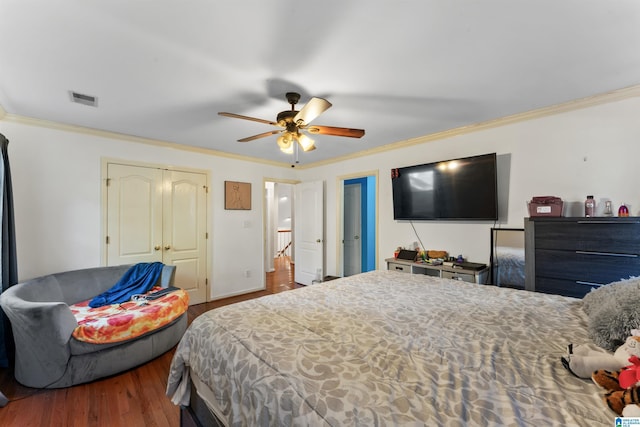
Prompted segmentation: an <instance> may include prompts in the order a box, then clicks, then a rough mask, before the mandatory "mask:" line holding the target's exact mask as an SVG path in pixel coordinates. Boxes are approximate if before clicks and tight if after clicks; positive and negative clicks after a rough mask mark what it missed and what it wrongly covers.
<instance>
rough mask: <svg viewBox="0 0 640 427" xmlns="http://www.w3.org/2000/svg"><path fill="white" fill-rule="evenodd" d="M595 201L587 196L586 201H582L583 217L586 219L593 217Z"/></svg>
mask: <svg viewBox="0 0 640 427" xmlns="http://www.w3.org/2000/svg"><path fill="white" fill-rule="evenodd" d="M595 210H596V201H595V200H594V199H593V196H587V200H585V201H584V216H586V217H587V218H589V217H593V216H595Z"/></svg>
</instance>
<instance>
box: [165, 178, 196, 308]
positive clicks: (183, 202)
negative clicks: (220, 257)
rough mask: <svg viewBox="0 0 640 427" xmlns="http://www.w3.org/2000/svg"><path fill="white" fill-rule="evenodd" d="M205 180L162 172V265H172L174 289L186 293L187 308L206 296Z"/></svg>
mask: <svg viewBox="0 0 640 427" xmlns="http://www.w3.org/2000/svg"><path fill="white" fill-rule="evenodd" d="M206 199H207V197H206V176H205V175H204V174H198V173H192V172H179V171H165V192H164V199H163V200H164V210H163V212H164V221H163V222H164V231H163V251H164V256H163V259H164V263H165V264H173V265H176V266H177V268H176V285H178V286H180V287H181V288H182V289H185V290H187V291H188V292H189V301H190V303H191V304H199V303H202V302H205V301H206V299H207V295H206V290H207V287H206V279H207V268H206V242H207V240H206V232H207V231H206V230H207V218H206Z"/></svg>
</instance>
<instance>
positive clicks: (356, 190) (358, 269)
mask: <svg viewBox="0 0 640 427" xmlns="http://www.w3.org/2000/svg"><path fill="white" fill-rule="evenodd" d="M338 190H339V191H338V193H339V195H338V205H339V212H340V215H339V219H340V220H341V222H340V224H338V227H337V229H338V234H339V237H338V242H339V245H338V260H337V261H338V262H337V264H338V268H339V270H340V271H341V272H342V276H345V277H346V276H351V275H354V274H358V273H362V272H365V271H371V270H375V269H376V266H377V253H378V250H377V248H378V244H377V223H378V221H377V210H378V209H377V206H378V201H377V199H378V198H377V195H378V173H377V171H375V172H366V173H363V174H359V175H355V176H353V175H352V176H348V177H339V178H338Z"/></svg>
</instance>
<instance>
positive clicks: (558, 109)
mask: <svg viewBox="0 0 640 427" xmlns="http://www.w3.org/2000/svg"><path fill="white" fill-rule="evenodd" d="M638 96H640V84H639V85H634V86H629V87H626V88H622V89H618V90H614V91H611V92H607V93H604V94H598V95H593V96H589V97H586V98H582V99H577V100H573V101H569V102H565V103H562V104H558V105H553V106H549V107H545V108H539V109H537V110H531V111H527V112H524V113H519V114H513V115H510V116H506V117H502V118H499V119H494V120H488V121H485V122H480V123H475V124H471V125H468V126H462V127H458V128H454V129H449V130H446V131H443V132H437V133H433V134H429V135H424V136H421V137H417V138H412V139H408V140H405V141H398V142H393V143H390V144H386V145H383V146H379V147H375V148H371V149H368V150H363V151H359V152H357V153H353V154H350V155H346V156H342V157H337V158H332V159H328V160H325V161H320V162H314V163H309V164H305V165H297V166H296V167H297V168H298V169H310V168H314V167H318V166H323V165H328V164H332V163H337V162H341V161H344V160H349V159H354V158H358V157H362V156H367V155H371V154H376V153H382V152H385V151H389V150H395V149H398V148H403V147H409V146H412V145H417V144H424V143H427V142H431V141H436V140H441V139H446V138H452V137H454V136H458V135H464V134H467V133H471V132H477V131H481V130H486V129H491V128H495V127H500V126H506V125H510V124H513V123H518V122H522V121H526V120H532V119H538V118H541V117H546V116H551V115H556V114H561V113H566V112H569V111H575V110H579V109H582V108H588V107H592V106H596V105H601V104H606V103H610V102H616V101H621V100H624V99H628V98H634V97H638ZM1 120H4V121H7V122H14V123H21V124H24V125H29V126H38V127H46V128H50V129H55V130H61V131H66V132H75V133H82V134H86V135H92V136H98V137H102V138H109V139H117V140H123V141H128V142H135V143H140V144H147V145H154V146H157V147H165V148H172V149H176V150H184V151H190V152H196V153H202V154H208V155H212V156H218V157H225V158H232V159H236V160H243V161H249V162H254V163H261V164H268V165H272V166H279V167H286V168H290V167H291V164H290V163H283V162H275V161H271V160H264V159H259V158H256V157H248V156H241V155H237V154H231V153H226V152H222V151H217V150H212V149H207V148H201V147H193V146H186V145H183V144H177V143H173V142H167V141H161V140H156V139H149V138H141V137H137V136H132V135H125V134H121V133H116V132H110V131H103V130H99V129H91V128H87V127H82V126H76V125H69V124H65V123H56V122H52V121H48V120H42V119H36V118H32V117H24V116H20V115H17V114H11V113H7V112H6V111H5V110H4V109H3V108H2V106H1V105H0V121H1ZM274 149H275V148H274Z"/></svg>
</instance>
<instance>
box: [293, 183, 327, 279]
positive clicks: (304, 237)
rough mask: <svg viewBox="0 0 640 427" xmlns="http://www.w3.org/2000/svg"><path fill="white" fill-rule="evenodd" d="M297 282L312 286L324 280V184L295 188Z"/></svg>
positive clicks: (304, 184)
mask: <svg viewBox="0 0 640 427" xmlns="http://www.w3.org/2000/svg"><path fill="white" fill-rule="evenodd" d="M293 204H294V219H295V225H294V230H295V231H294V245H293V248H294V257H295V262H296V267H295V277H294V280H295V281H296V282H298V283H301V284H303V285H310V284H311V283H312V282H313V281H314V280H317V279H321V278H322V277H324V183H323V182H322V181H314V182H303V183H301V184H296V185H295V187H294V202H293Z"/></svg>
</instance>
